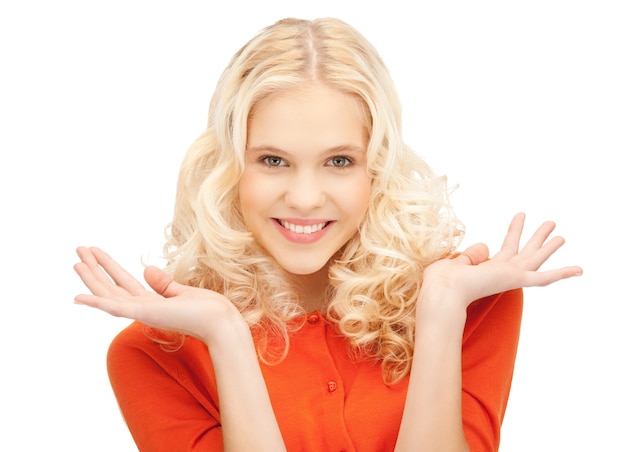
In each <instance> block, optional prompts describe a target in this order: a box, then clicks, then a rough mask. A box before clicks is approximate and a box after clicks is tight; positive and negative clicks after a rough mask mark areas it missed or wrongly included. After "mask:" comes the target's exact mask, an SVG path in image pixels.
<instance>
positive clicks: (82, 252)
mask: <svg viewBox="0 0 626 452" xmlns="http://www.w3.org/2000/svg"><path fill="white" fill-rule="evenodd" d="M76 254H78V257H79V258H80V260H81V262H82V263H83V264H85V266H86V267H87V269H89V271H90V272H91V273H92V276H93V278H94V279H96V280H97V281H98V282H99V283H100V284H101V285H102V286H103V287H104V286H107V285H111V284H112V283H111V278H110V277H109V276H108V275H107V274H106V273H105V272H104V271H103V269H102V268H101V267H100V264H99V263H98V260H97V259H96V257H95V256H94V254H93V251H92V249H91V248H87V247H84V246H81V247H78V248H77V249H76ZM81 269H82V271H83V273H84V272H85V271H86V269H85V268H82V267H81Z"/></svg>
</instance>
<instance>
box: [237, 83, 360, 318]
mask: <svg viewBox="0 0 626 452" xmlns="http://www.w3.org/2000/svg"><path fill="white" fill-rule="evenodd" d="M248 122H249V123H248V146H247V149H246V158H245V169H244V172H243V175H242V177H241V180H240V182H239V197H240V201H241V211H242V214H243V217H244V220H245V222H246V225H247V226H248V230H249V231H250V232H251V233H252V235H253V236H254V238H255V240H256V241H257V242H258V243H259V244H261V246H263V247H264V249H265V250H266V252H267V253H268V254H269V255H270V256H272V257H273V258H274V259H275V260H276V262H277V263H278V264H279V265H280V266H281V267H282V268H284V269H285V270H287V272H289V273H290V274H291V279H292V281H293V283H294V284H295V285H296V286H298V287H299V288H301V290H300V292H301V299H300V302H301V303H302V304H303V305H304V306H305V308H306V309H307V311H311V310H314V309H318V308H321V306H320V305H319V304H320V303H319V302H320V300H323V292H324V289H325V287H326V286H327V284H328V269H327V264H328V262H329V261H330V259H331V258H332V256H333V255H334V254H335V253H336V252H337V250H339V249H341V248H342V247H343V245H345V243H346V242H347V241H348V240H349V239H350V238H352V237H353V236H354V234H355V233H356V231H357V228H358V227H359V225H360V224H361V222H362V220H363V218H364V217H365V214H366V212H367V207H368V203H369V197H370V192H371V179H370V177H369V175H368V173H367V165H366V163H367V162H366V157H365V152H366V149H367V143H368V135H367V130H366V128H365V124H364V118H363V117H362V113H361V110H360V109H358V108H357V105H356V100H355V99H353V98H352V97H350V96H347V95H345V94H343V93H341V92H340V91H337V90H335V89H331V88H328V87H326V86H324V85H321V84H317V83H316V84H311V85H309V86H307V87H304V88H301V89H298V90H295V91H288V92H286V93H281V94H279V95H276V96H272V97H270V98H269V99H266V100H264V101H262V102H260V103H259V104H258V105H257V106H256V107H255V108H254V111H253V113H252V115H251V118H250V119H249V121H248ZM259 187H262V188H263V189H262V190H260V189H259ZM285 221H286V222H288V223H289V228H291V229H296V228H297V227H298V226H300V228H301V229H302V231H299V230H298V232H301V233H294V232H292V231H290V230H289V229H288V228H286V227H284V226H283V225H284V224H285ZM321 225H325V226H324V227H323V229H321V230H319V231H316V230H315V229H317V227H319V226H321ZM307 227H308V230H307ZM312 229H313V232H312V231H311V230H312Z"/></svg>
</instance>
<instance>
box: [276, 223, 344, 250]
mask: <svg viewBox="0 0 626 452" xmlns="http://www.w3.org/2000/svg"><path fill="white" fill-rule="evenodd" d="M274 224H275V225H276V227H277V228H278V230H279V231H280V233H281V234H282V235H283V237H285V238H286V239H287V240H289V241H290V242H293V243H297V244H300V245H307V244H309V243H314V242H317V241H318V240H320V239H321V238H322V237H324V236H325V235H326V232H328V230H329V229H330V228H331V227H332V225H333V224H335V222H334V221H331V222H329V223H328V224H327V225H326V226H325V227H324V228H323V229H320V230H319V231H317V232H312V233H310V234H296V233H295V232H293V231H290V230H289V229H287V228H284V227H283V226H282V225H281V224H280V223H279V222H278V220H274Z"/></svg>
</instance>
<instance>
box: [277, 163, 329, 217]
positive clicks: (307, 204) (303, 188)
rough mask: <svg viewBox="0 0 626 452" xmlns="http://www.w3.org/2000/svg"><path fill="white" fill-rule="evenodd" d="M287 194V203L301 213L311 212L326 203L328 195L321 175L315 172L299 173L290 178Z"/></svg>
mask: <svg viewBox="0 0 626 452" xmlns="http://www.w3.org/2000/svg"><path fill="white" fill-rule="evenodd" d="M290 179H291V180H290V183H289V186H288V187H287V190H286V192H285V203H286V204H287V206H288V207H290V208H292V209H295V210H297V211H299V212H309V211H311V210H315V209H316V208H318V207H321V206H323V205H324V203H325V202H326V194H325V191H324V187H323V183H322V180H321V178H320V177H319V175H316V174H315V172H313V171H299V172H296V173H295V174H294V175H293V177H291V178H290Z"/></svg>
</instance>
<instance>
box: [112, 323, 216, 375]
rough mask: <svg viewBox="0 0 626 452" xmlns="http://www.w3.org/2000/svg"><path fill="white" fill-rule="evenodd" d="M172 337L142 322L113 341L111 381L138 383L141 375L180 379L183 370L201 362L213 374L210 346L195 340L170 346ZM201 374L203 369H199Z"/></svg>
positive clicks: (185, 339)
mask: <svg viewBox="0 0 626 452" xmlns="http://www.w3.org/2000/svg"><path fill="white" fill-rule="evenodd" d="M172 337H173V336H172V335H170V334H168V333H167V332H163V331H160V330H155V329H154V328H151V327H149V326H147V325H145V324H142V323H140V322H133V323H131V324H130V325H129V326H128V327H126V328H124V329H123V330H122V331H120V333H118V334H117V336H116V337H115V338H114V339H113V341H112V342H111V344H110V346H109V350H108V354H107V368H108V371H109V376H110V378H111V380H112V381H113V380H116V379H118V378H119V379H122V380H126V379H127V378H125V377H128V378H129V379H136V378H137V377H138V376H139V375H144V376H147V375H150V374H154V373H155V372H157V373H163V372H165V373H167V374H170V375H171V376H174V377H178V376H180V375H181V369H187V370H189V368H190V367H193V365H192V366H190V363H195V362H201V363H204V364H205V366H208V367H209V368H210V369H203V370H205V371H212V368H211V365H210V359H209V354H208V350H207V348H206V346H205V345H204V344H203V343H202V342H201V341H199V340H197V339H195V338H192V337H183V340H182V341H177V342H175V346H172V345H168V341H171V339H172ZM198 370H199V369H198Z"/></svg>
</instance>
